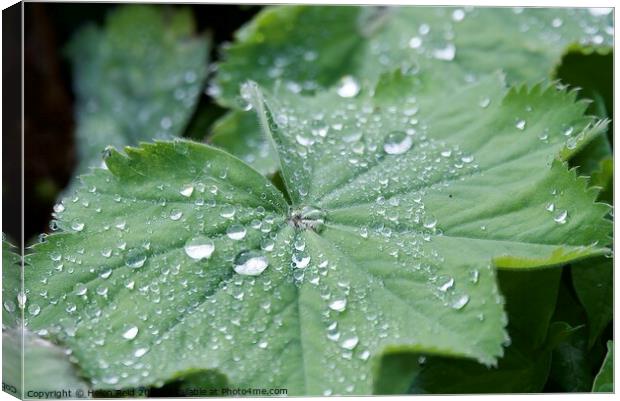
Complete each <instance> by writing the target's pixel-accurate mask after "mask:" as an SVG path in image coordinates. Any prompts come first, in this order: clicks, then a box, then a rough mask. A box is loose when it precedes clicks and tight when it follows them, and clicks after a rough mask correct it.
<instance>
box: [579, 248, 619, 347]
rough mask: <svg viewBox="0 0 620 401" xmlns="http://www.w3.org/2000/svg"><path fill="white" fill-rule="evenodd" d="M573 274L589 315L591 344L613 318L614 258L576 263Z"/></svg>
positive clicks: (589, 341)
mask: <svg viewBox="0 0 620 401" xmlns="http://www.w3.org/2000/svg"><path fill="white" fill-rule="evenodd" d="M571 274H572V279H573V286H574V287H575V292H576V293H577V297H578V298H579V301H580V302H581V304H582V305H583V307H584V309H585V310H586V313H587V315H588V328H589V340H588V345H590V346H591V345H592V344H593V343H594V341H596V339H597V338H598V336H599V335H600V334H601V332H602V331H603V330H604V329H605V327H606V326H607V325H608V324H609V322H610V321H611V319H612V318H613V299H614V297H613V286H614V280H613V263H612V259H610V258H604V257H602V258H596V259H591V260H587V261H583V262H580V263H576V264H575V265H573V266H572V268H571Z"/></svg>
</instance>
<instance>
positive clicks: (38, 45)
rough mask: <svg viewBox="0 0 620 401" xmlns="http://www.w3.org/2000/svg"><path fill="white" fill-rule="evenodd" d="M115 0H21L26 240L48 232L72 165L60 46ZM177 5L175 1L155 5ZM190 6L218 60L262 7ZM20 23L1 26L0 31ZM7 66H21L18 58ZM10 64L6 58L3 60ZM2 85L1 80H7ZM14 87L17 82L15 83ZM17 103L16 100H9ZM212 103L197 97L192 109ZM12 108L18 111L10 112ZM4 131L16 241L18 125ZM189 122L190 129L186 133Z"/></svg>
mask: <svg viewBox="0 0 620 401" xmlns="http://www.w3.org/2000/svg"><path fill="white" fill-rule="evenodd" d="M119 6H122V5H120V4H113V3H107V4H62V3H47V4H46V3H25V16H24V25H25V28H24V34H25V44H24V53H25V54H24V64H25V65H24V75H25V76H24V85H25V88H24V96H25V100H24V108H25V110H24V120H25V121H24V125H25V144H24V147H25V149H24V155H25V162H24V165H25V169H24V170H25V171H24V177H25V179H24V181H25V182H24V207H25V221H24V238H25V240H26V244H28V243H30V242H31V241H32V237H33V236H36V235H37V234H39V233H42V232H49V231H50V229H49V221H50V218H51V217H50V216H51V212H52V207H53V205H54V203H55V202H56V200H57V197H58V196H59V195H60V193H61V192H62V190H63V189H64V188H65V187H66V185H67V183H68V182H69V179H70V178H71V173H72V172H73V171H74V167H75V165H76V157H75V148H74V127H75V124H74V117H75V114H74V101H75V94H74V90H73V85H72V71H71V64H70V62H69V59H68V57H67V56H66V46H67V43H68V42H69V40H70V39H71V37H72V35H73V34H74V33H75V31H76V30H77V29H79V28H80V27H82V26H83V25H84V24H87V23H89V22H91V23H95V24H97V25H100V26H101V25H103V23H104V21H105V17H106V15H107V14H108V13H109V12H110V11H111V10H112V9H114V8H116V7H119ZM157 7H162V8H175V7H179V6H176V5H161V6H160V5H158V6H157ZM181 7H184V8H191V9H192V12H193V15H194V19H195V22H196V28H197V31H198V32H199V33H206V34H207V35H209V36H210V38H211V46H210V52H211V54H210V60H212V61H217V59H218V52H217V49H218V48H219V46H220V45H221V44H222V43H223V42H226V41H230V40H231V39H232V36H233V33H234V32H235V31H236V30H237V29H238V28H239V27H240V26H241V25H243V24H244V23H245V22H247V21H249V20H250V19H251V18H252V17H253V15H254V14H256V13H257V12H258V11H259V10H260V6H247V5H246V6H237V5H209V4H201V5H183V6H181ZM11 28H13V29H15V28H17V29H18V28H19V27H18V26H8V25H7V26H6V27H5V29H11ZM12 61H13V62H12V63H10V64H12V65H9V66H8V67H9V68H13V69H17V70H18V69H19V60H12ZM7 64H9V63H7ZM5 82H6V80H5ZM14 83H15V84H19V82H14ZM13 103H14V104H15V105H16V106H18V105H19V101H16V100H15V99H13ZM205 107H209V108H211V109H212V110H213V113H214V114H215V115H216V116H217V113H218V109H219V108H218V107H217V106H215V105H214V104H212V102H211V100H210V98H209V97H208V96H207V95H206V94H204V93H203V94H202V95H201V98H200V103H199V105H198V107H197V109H196V110H200V109H201V108H203V109H204V108H205ZM16 113H17V112H16ZM7 128H9V129H5V130H4V138H3V141H4V148H5V151H4V153H5V154H3V157H4V162H3V164H4V166H3V167H4V169H3V177H2V179H3V188H2V202H3V207H2V214H3V215H2V217H3V220H4V226H3V231H4V232H5V233H6V234H7V235H8V237H9V238H10V239H11V240H12V241H13V242H14V243H19V239H20V224H21V221H20V213H19V212H18V211H19V209H20V202H21V201H20V196H19V193H20V180H21V176H20V171H19V170H20V162H19V153H18V152H15V151H11V149H15V148H16V147H15V146H11V144H14V145H16V146H17V148H18V147H19V145H18V143H19V138H20V131H19V127H18V126H15V125H13V126H11V127H7ZM191 128H192V127H188V130H189V129H191Z"/></svg>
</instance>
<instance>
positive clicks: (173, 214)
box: [170, 209, 183, 221]
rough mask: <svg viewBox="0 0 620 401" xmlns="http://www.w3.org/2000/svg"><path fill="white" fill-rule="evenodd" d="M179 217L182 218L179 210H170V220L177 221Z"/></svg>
mask: <svg viewBox="0 0 620 401" xmlns="http://www.w3.org/2000/svg"><path fill="white" fill-rule="evenodd" d="M181 217H183V212H182V211H181V210H179V209H172V210H171V211H170V220H174V221H177V220H179V219H180V218H181Z"/></svg>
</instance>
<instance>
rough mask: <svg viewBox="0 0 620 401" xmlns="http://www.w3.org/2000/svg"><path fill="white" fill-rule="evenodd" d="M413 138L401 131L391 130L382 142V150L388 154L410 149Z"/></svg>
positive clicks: (400, 152)
mask: <svg viewBox="0 0 620 401" xmlns="http://www.w3.org/2000/svg"><path fill="white" fill-rule="evenodd" d="M412 145H413V140H412V139H411V136H409V135H407V134H406V133H405V132H403V131H392V132H390V133H389V134H388V135H387V136H386V137H385V141H384V142H383V150H384V151H385V153H387V154H389V155H400V154H403V153H405V152H407V151H408V150H409V149H411V146H412Z"/></svg>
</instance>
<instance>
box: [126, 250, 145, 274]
mask: <svg viewBox="0 0 620 401" xmlns="http://www.w3.org/2000/svg"><path fill="white" fill-rule="evenodd" d="M144 262H146V253H145V252H144V251H143V250H141V249H140V248H133V249H130V250H129V251H128V252H127V259H125V265H127V267H131V268H132V269H137V268H139V267H142V266H144Z"/></svg>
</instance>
